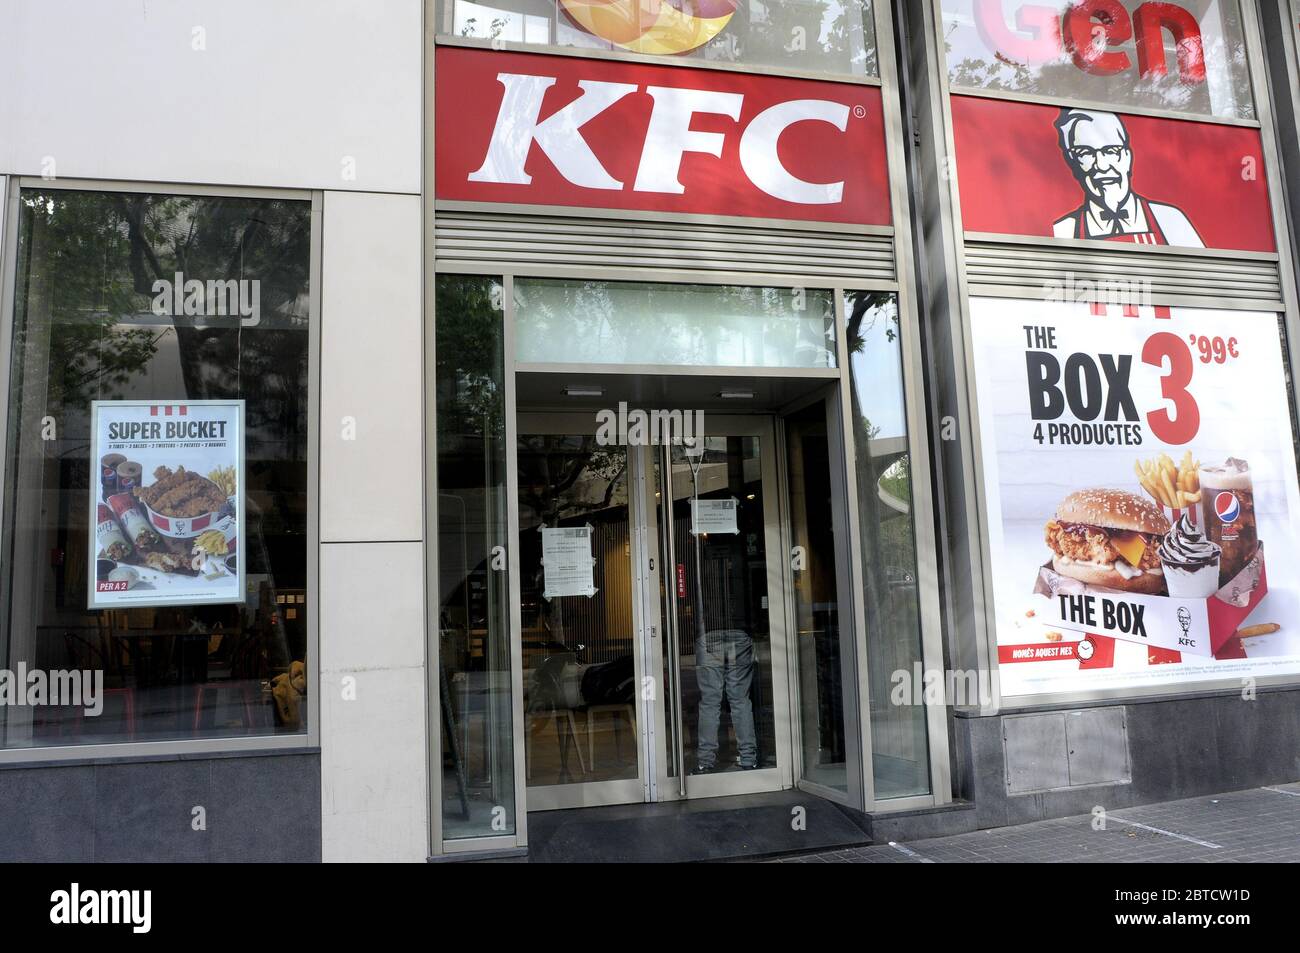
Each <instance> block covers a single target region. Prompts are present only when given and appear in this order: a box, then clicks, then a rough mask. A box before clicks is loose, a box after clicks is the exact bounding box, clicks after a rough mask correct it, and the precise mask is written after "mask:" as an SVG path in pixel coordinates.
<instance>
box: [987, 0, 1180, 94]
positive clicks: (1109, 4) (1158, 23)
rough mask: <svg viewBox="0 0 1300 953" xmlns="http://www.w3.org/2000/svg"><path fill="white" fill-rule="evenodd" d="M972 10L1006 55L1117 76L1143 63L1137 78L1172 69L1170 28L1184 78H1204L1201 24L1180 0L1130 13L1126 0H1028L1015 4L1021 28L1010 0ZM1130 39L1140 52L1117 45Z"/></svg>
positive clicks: (991, 45) (992, 0)
mask: <svg viewBox="0 0 1300 953" xmlns="http://www.w3.org/2000/svg"><path fill="white" fill-rule="evenodd" d="M973 12H974V16H975V28H976V30H977V31H978V32H979V37H980V39H981V40H983V41H984V44H985V45H986V46H987V47H988V49H989V51H990V52H992V53H994V54H996V55H998V56H999V58H1003V57H1005V58H1006V59H1008V60H1012V61H1014V62H1016V63H1019V64H1024V65H1026V66H1041V65H1043V64H1045V63H1051V62H1054V61H1058V60H1062V59H1066V58H1068V59H1069V61H1070V62H1072V63H1073V64H1074V65H1075V66H1076V67H1078V68H1079V69H1080V70H1082V71H1084V72H1085V73H1090V74H1092V75H1094V76H1114V75H1117V74H1119V73H1125V72H1129V71H1131V70H1133V68H1134V67H1135V66H1136V69H1137V75H1138V77H1139V78H1141V79H1144V80H1146V79H1151V78H1152V77H1157V76H1164V75H1166V74H1167V73H1168V72H1169V66H1168V63H1167V62H1166V59H1165V44H1164V35H1165V33H1168V34H1169V36H1170V37H1172V38H1173V41H1174V50H1175V56H1176V60H1177V69H1178V79H1179V81H1180V82H1182V83H1184V84H1186V85H1189V86H1190V85H1198V84H1201V83H1204V82H1205V49H1204V43H1203V42H1202V39H1201V27H1200V24H1199V23H1198V22H1197V20H1196V17H1194V16H1193V15H1192V14H1191V13H1189V12H1188V11H1187V10H1184V9H1183V8H1182V7H1180V6H1178V5H1177V4H1173V3H1165V2H1155V0H1152V2H1148V3H1143V4H1140V5H1139V6H1138V7H1137V8H1136V9H1135V10H1134V11H1133V12H1132V14H1130V13H1129V11H1128V10H1127V9H1126V8H1125V7H1124V6H1123V4H1121V3H1119V0H1081V2H1078V3H1071V4H1070V5H1069V6H1067V7H1066V8H1065V10H1064V11H1060V10H1058V8H1056V7H1050V6H1040V5H1037V4H1031V3H1026V4H1022V5H1020V6H1018V7H1016V8H1015V12H1014V14H1013V18H1012V19H1013V22H1014V24H1015V28H1014V29H1012V28H1011V27H1010V26H1008V25H1007V18H1006V14H1005V12H1004V10H1003V0H973ZM1130 40H1131V41H1133V42H1134V45H1135V46H1136V56H1130V55H1129V54H1128V53H1127V52H1125V51H1124V50H1122V49H1119V48H1118V47H1120V46H1122V45H1123V44H1126V43H1128V42H1129V41H1130ZM1134 60H1136V63H1135V62H1134Z"/></svg>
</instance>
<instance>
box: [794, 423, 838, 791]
mask: <svg viewBox="0 0 1300 953" xmlns="http://www.w3.org/2000/svg"><path fill="white" fill-rule="evenodd" d="M785 446H786V459H787V463H786V472H787V474H788V479H789V492H788V493H787V494H786V496H787V499H788V500H789V506H790V542H791V544H792V546H793V550H792V554H791V560H792V563H791V565H792V569H793V572H792V574H791V575H792V578H793V581H794V591H793V592H792V594H791V595H792V598H793V603H794V623H795V631H794V638H795V646H796V651H797V652H798V656H799V720H800V726H801V730H800V738H801V740H802V742H803V752H802V757H803V776H804V777H805V778H806V779H807V780H809V781H814V782H816V783H818V784H824V785H826V786H827V787H831V788H835V789H836V790H839V791H845V792H847V791H848V738H847V736H846V734H845V720H844V670H845V665H844V661H845V659H846V658H848V659H849V660H850V668H851V659H852V656H851V655H850V654H849V653H850V652H851V651H852V649H851V647H850V646H846V645H845V644H844V643H843V640H842V638H841V629H840V613H839V589H838V575H837V573H836V555H837V551H836V545H835V544H836V535H837V534H836V532H835V524H836V522H837V516H838V515H839V511H838V510H837V509H836V501H835V500H834V499H833V498H832V495H833V490H832V479H831V467H832V465H833V463H832V457H831V442H830V440H829V437H828V428H827V408H826V402H825V401H817V402H816V403H814V404H811V405H810V406H808V407H805V408H804V409H803V410H800V411H797V412H795V413H793V414H790V415H789V416H787V417H786V418H785ZM850 641H851V640H850Z"/></svg>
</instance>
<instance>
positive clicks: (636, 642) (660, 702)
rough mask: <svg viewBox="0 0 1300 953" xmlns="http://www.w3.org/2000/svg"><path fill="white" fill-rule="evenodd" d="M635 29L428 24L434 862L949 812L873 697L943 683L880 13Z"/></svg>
mask: <svg viewBox="0 0 1300 953" xmlns="http://www.w3.org/2000/svg"><path fill="white" fill-rule="evenodd" d="M625 6H627V5H626V4H601V3H563V4H560V5H558V6H554V5H539V4H532V3H505V4H501V3H498V4H495V5H494V8H493V10H492V11H491V15H490V16H489V15H488V11H487V8H486V7H484V6H482V5H479V4H475V3H468V2H451V3H446V4H443V5H440V7H439V9H438V12H437V17H438V19H437V21H436V23H437V39H436V44H435V48H434V51H433V68H432V81H433V93H432V97H431V102H432V120H431V122H430V128H431V130H432V137H433V139H432V148H431V150H430V152H429V154H430V156H431V162H430V173H429V178H430V181H431V182H432V183H433V188H432V194H431V195H430V196H429V204H428V212H427V217H426V224H427V226H428V227H429V234H430V236H431V242H432V245H431V247H432V249H433V258H434V272H435V274H434V276H433V278H432V284H433V289H432V295H431V298H430V300H429V304H430V306H431V311H432V321H433V324H434V327H435V335H434V339H433V341H432V342H431V343H432V350H431V351H430V354H429V357H428V361H429V366H430V367H431V368H434V369H435V371H434V373H433V374H431V375H430V377H429V381H428V383H429V386H430V387H431V388H432V401H433V405H434V408H435V419H434V420H433V421H432V433H431V434H430V437H429V442H430V446H431V447H436V470H437V486H436V488H432V487H431V493H432V494H433V495H432V496H431V497H430V506H429V508H428V511H429V513H430V517H429V519H430V525H429V528H428V534H427V535H428V538H429V539H430V540H436V544H437V549H436V554H435V553H432V552H431V553H430V561H429V565H430V566H431V575H430V580H429V593H430V599H431V605H432V604H433V601H432V600H433V597H434V595H435V593H436V595H437V603H436V604H437V605H438V606H439V609H438V613H437V617H436V620H435V617H434V614H433V612H432V611H431V612H430V616H429V619H430V627H431V628H430V641H431V645H434V646H436V648H437V651H436V658H437V660H438V665H439V672H438V674H437V677H436V681H434V682H433V683H432V685H431V695H430V710H431V712H433V713H434V718H433V723H432V726H431V729H430V738H431V742H432V756H433V758H434V759H435V760H434V763H435V764H438V765H440V766H441V771H440V772H439V773H437V774H435V776H434V777H433V778H432V779H431V780H433V781H434V783H435V785H437V784H439V783H440V787H441V791H440V793H439V794H438V795H437V796H435V799H434V806H435V816H434V818H433V824H434V831H435V833H434V844H435V849H436V850H439V851H442V852H445V853H446V854H447V855H449V856H461V855H464V854H465V853H466V852H481V851H486V850H499V849H507V850H510V849H516V850H517V849H522V848H524V847H525V845H528V846H530V847H531V849H532V851H533V853H534V855H542V856H553V855H554V852H555V850H556V849H557V848H556V847H555V838H553V837H552V836H551V835H552V834H553V832H554V830H555V828H556V825H557V824H561V823H563V824H565V825H567V826H566V827H565V831H566V839H567V841H568V842H569V844H570V847H569V849H570V850H576V848H574V847H573V846H572V845H573V844H574V843H577V842H583V843H585V844H586V849H588V850H591V851H595V852H596V853H595V854H594V855H592V856H598V855H600V852H601V851H612V852H614V853H616V854H618V855H619V856H623V857H636V856H650V855H651V853H654V852H656V851H657V852H658V853H657V854H655V855H656V856H662V857H669V856H677V857H688V856H705V855H700V854H698V850H699V843H700V842H703V841H705V840H707V839H708V838H709V837H711V836H712V834H710V833H709V830H710V828H709V825H710V824H714V823H718V822H720V821H721V819H722V818H724V817H727V818H730V820H728V821H727V822H728V823H732V822H734V819H735V817H736V816H743V817H746V818H750V819H751V820H752V821H753V824H752V826H754V827H755V828H756V829H761V828H764V827H765V828H768V829H770V831H771V832H772V834H773V835H775V837H774V839H773V840H772V845H773V848H774V847H775V846H776V841H778V840H784V839H788V838H787V837H786V834H789V833H795V832H791V831H790V830H789V828H790V825H789V824H788V823H786V822H785V821H782V822H781V823H780V824H779V825H771V824H760V822H759V821H758V819H757V818H758V815H757V814H750V813H746V812H753V811H759V812H762V811H768V812H771V811H773V810H776V811H778V812H779V813H781V814H782V815H783V816H784V815H785V814H787V813H788V812H789V810H790V805H794V804H795V803H796V802H799V803H803V802H805V801H806V802H811V803H813V804H825V802H827V801H831V802H836V803H839V804H842V805H845V806H848V807H851V808H854V809H857V810H859V811H875V810H891V809H892V810H906V809H910V810H915V809H933V808H935V807H936V806H938V805H943V804H946V803H948V802H949V801H951V798H952V794H951V781H950V778H949V769H948V765H949V760H950V759H949V753H948V730H947V727H946V724H945V714H944V710H943V706H942V703H941V700H939V699H932V701H933V704H930V705H927V704H926V703H925V701H924V700H923V699H922V698H920V697H919V696H918V698H917V699H916V700H915V702H914V703H908V704H896V703H891V700H890V689H891V685H892V682H891V676H892V675H896V673H898V672H900V671H902V672H905V673H906V674H907V677H908V680H909V686H910V680H911V675H912V672H913V669H914V667H915V668H916V669H917V670H918V671H919V670H922V669H927V670H941V668H942V665H943V661H942V659H943V649H942V632H941V626H940V621H941V620H940V613H939V595H938V581H937V578H936V576H935V560H934V559H933V556H932V552H931V548H932V547H931V546H930V545H929V544H928V543H926V542H924V541H925V540H928V539H931V538H932V537H933V518H934V517H933V512H932V509H931V503H930V498H929V493H928V492H927V491H925V490H924V489H922V488H925V487H928V485H929V482H930V477H929V467H928V461H929V452H928V449H927V448H928V446H929V442H930V429H931V428H930V423H929V421H928V419H927V416H926V413H925V398H924V392H923V378H922V361H921V350H920V347H921V339H920V335H919V333H918V328H919V324H918V318H917V311H916V302H915V298H914V296H913V293H912V290H911V278H910V276H911V273H912V272H911V249H912V239H911V232H910V221H909V216H908V212H907V209H908V202H909V200H908V195H907V184H906V178H905V165H904V159H903V142H902V122H901V119H900V116H899V111H898V98H897V88H898V82H897V69H896V64H895V62H894V60H893V47H892V43H890V42H888V41H885V42H878V39H877V38H878V37H884V38H888V37H890V36H892V32H893V26H892V23H891V18H890V11H889V10H888V8H887V7H883V6H882V7H877V8H874V9H873V8H871V7H870V6H868V5H867V4H864V3H858V2H852V3H838V2H814V3H806V4H792V5H789V6H788V7H787V6H786V5H779V6H778V5H770V4H768V5H763V4H735V3H729V2H723V3H716V4H699V3H696V4H668V3H665V4H654V5H647V4H641V5H640V6H639V8H638V9H639V11H640V12H639V13H638V14H637V16H632V17H628V16H626V15H623V13H625V12H626V11H623V13H620V11H621V8H623V7H625ZM631 6H633V7H637V5H636V4H633V5H631ZM706 8H707V9H706ZM638 17H639V19H638ZM792 38H793V42H792ZM914 488H915V489H914ZM435 565H436V569H435V568H432V567H434V566H435ZM435 622H436V625H435ZM433 657H434V656H433V654H432V653H431V658H433ZM808 795H814V797H809V796H808ZM774 799H775V800H774ZM787 801H788V802H789V804H787V803H786V802H787ZM685 802H690V803H692V804H694V805H695V806H694V807H693V808H692V809H691V810H690V811H678V812H676V813H674V814H672V815H671V817H672V820H671V821H670V822H668V823H669V827H667V828H665V833H664V835H663V837H664V843H662V844H660V843H657V842H656V843H647V842H646V841H647V838H644V837H642V838H640V840H641V843H637V844H625V843H621V842H618V840H617V838H614V839H612V840H611V836H610V834H609V827H608V821H606V820H604V818H605V817H606V816H607V815H598V817H600V818H601V819H600V820H599V821H597V820H592V821H591V822H590V823H591V825H592V826H591V831H592V832H595V831H597V830H599V831H600V835H599V837H597V836H596V835H595V834H594V833H591V834H588V835H587V837H588V838H589V840H587V841H582V838H583V834H582V833H578V832H582V831H585V830H586V827H585V826H584V825H585V824H586V823H588V822H587V821H585V820H584V818H583V817H582V816H581V814H580V813H579V815H574V813H573V811H574V809H586V808H595V807H606V808H609V807H613V806H616V805H640V806H642V809H644V810H646V811H647V813H646V814H645V820H646V823H653V820H652V819H653V818H654V817H657V816H659V817H665V818H667V817H668V815H664V814H663V813H662V808H663V807H665V806H670V805H672V804H674V803H678V804H682V805H683V806H685ZM656 805H657V806H658V807H653V806H656ZM625 810H626V808H625ZM734 812H741V814H740V815H736V814H735V813H734ZM823 816H824V817H826V818H827V819H828V820H829V819H830V815H823ZM841 816H842V815H841ZM711 819H712V820H711ZM598 823H599V824H602V825H604V826H602V827H599V828H598V827H596V826H595V825H596V824H598ZM745 823H746V824H747V825H749V824H750V822H749V821H746V822H745ZM814 826H817V825H816V824H815V825H814ZM841 833H843V832H841ZM798 836H799V835H798V834H797V833H795V840H794V841H791V843H790V845H789V846H797V841H798ZM819 836H822V835H819ZM575 838H576V840H575ZM648 840H650V841H657V840H658V838H657V837H656V838H649V839H648ZM760 840H762V841H764V843H766V842H767V841H766V840H765V839H764V838H760ZM692 841H694V842H695V843H691V842H692ZM782 846H785V845H782ZM773 848H768V849H773ZM620 852H621V853H620ZM611 856H612V854H611Z"/></svg>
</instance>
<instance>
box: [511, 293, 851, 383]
mask: <svg viewBox="0 0 1300 953" xmlns="http://www.w3.org/2000/svg"><path fill="white" fill-rule="evenodd" d="M515 307H516V309H517V311H516V318H515V337H516V347H515V351H516V356H517V358H518V360H519V361H520V362H521V363H558V364H670V365H695V366H705V367H834V366H835V342H834V323H835V317H834V304H833V300H832V296H831V293H830V292H828V291H821V290H817V289H812V290H807V289H802V288H795V289H791V288H746V287H730V286H712V285H707V286H706V285H659V284H642V283H638V282H609V281H550V280H544V279H524V278H521V279H518V280H517V281H516V282H515Z"/></svg>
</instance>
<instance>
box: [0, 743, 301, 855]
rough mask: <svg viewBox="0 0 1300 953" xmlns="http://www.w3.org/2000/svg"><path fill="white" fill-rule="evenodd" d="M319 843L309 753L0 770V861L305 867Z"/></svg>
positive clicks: (205, 757)
mask: <svg viewBox="0 0 1300 953" xmlns="http://www.w3.org/2000/svg"><path fill="white" fill-rule="evenodd" d="M196 807H201V808H203V813H202V815H201V816H202V819H203V823H204V825H206V826H205V828H204V829H201V830H195V818H196V816H200V815H196V814H195V811H194V809H195V808H196ZM320 843H321V842H320V758H319V757H318V756H317V755H315V754H313V753H310V752H304V753H299V754H284V753H281V754H261V755H257V754H254V755H239V756H234V755H232V756H228V757H212V756H203V757H200V756H193V757H184V758H175V757H170V758H158V759H150V760H135V761H103V762H98V763H94V762H85V763H75V764H62V765H43V766H33V767H16V766H12V765H10V766H5V767H0V862H3V863H11V862H17V861H27V862H45V861H64V862H74V863H88V862H92V861H95V862H100V861H102V862H110V863H111V862H122V863H135V862H151V861H218V862H249V863H256V862H263V863H264V862H266V861H298V862H310V861H317V860H320V853H321V851H320Z"/></svg>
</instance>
